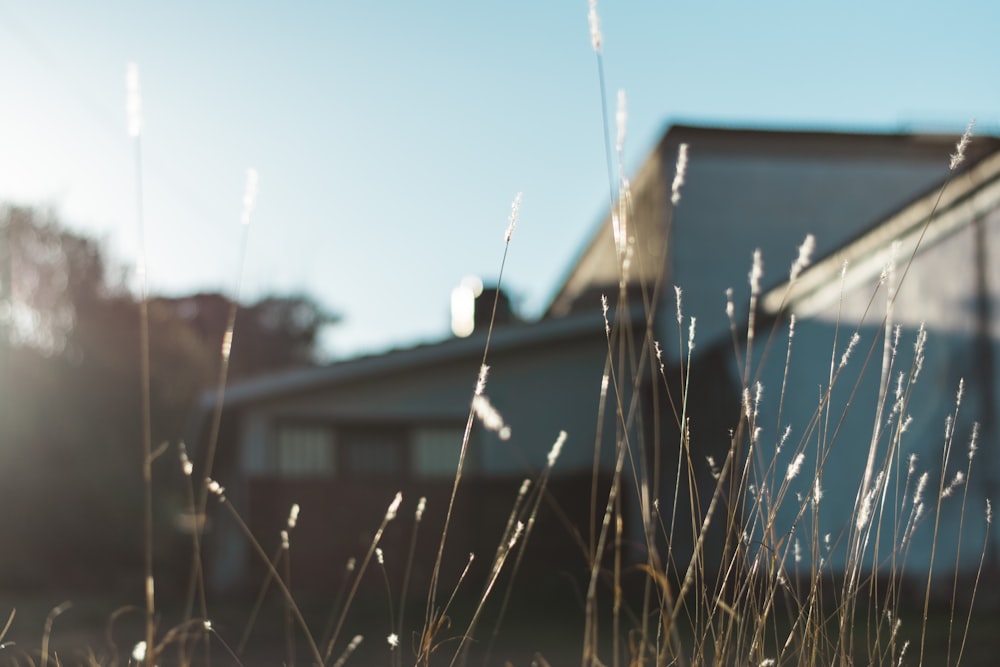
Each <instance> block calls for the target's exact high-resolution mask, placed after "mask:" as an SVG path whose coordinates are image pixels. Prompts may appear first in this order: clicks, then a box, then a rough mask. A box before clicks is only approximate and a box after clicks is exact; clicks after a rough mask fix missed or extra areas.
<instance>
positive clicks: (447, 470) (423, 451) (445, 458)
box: [413, 426, 470, 477]
mask: <svg viewBox="0 0 1000 667" xmlns="http://www.w3.org/2000/svg"><path fill="white" fill-rule="evenodd" d="M464 435H465V429H464V428H461V427H457V426H438V427H420V428H416V429H414V431H413V472H414V473H415V474H416V475H417V476H418V477H454V476H455V471H456V470H457V469H458V455H459V452H460V451H461V449H462V437H463V436H464ZM469 463H470V462H469V460H468V459H466V465H467V466H468V464H469Z"/></svg>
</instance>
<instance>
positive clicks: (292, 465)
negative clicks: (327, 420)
mask: <svg viewBox="0 0 1000 667" xmlns="http://www.w3.org/2000/svg"><path fill="white" fill-rule="evenodd" d="M274 467H275V472H276V473H277V474H278V475H280V476H282V477H312V476H330V475H333V474H335V473H336V472H337V457H336V448H335V442H334V437H333V431H331V430H330V429H329V428H325V427H321V426H282V427H280V428H279V429H278V437H277V449H276V452H275V458H274Z"/></svg>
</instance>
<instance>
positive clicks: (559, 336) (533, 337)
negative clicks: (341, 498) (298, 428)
mask: <svg viewBox="0 0 1000 667" xmlns="http://www.w3.org/2000/svg"><path fill="white" fill-rule="evenodd" d="M629 312H630V317H631V321H632V322H643V321H644V318H645V313H644V311H643V309H642V308H640V307H633V308H631V309H630V311H629ZM613 316H614V313H613V312H609V315H608V317H609V318H612V317H613ZM603 328H604V320H603V318H602V314H601V310H600V306H599V303H598V302H595V303H594V308H593V309H592V310H591V311H590V312H585V313H583V312H582V313H577V314H575V315H573V316H572V317H566V318H560V319H546V320H540V321H538V322H530V323H527V322H520V323H514V324H510V325H507V326H502V327H496V328H495V329H494V331H493V334H492V337H491V338H490V354H491V355H492V354H499V353H503V352H506V351H510V350H517V349H519V348H523V347H535V346H539V345H548V344H554V343H559V342H563V341H568V340H573V339H576V338H580V337H586V336H595V335H603ZM485 344H486V333H485V332H482V333H478V334H474V335H472V336H469V337H468V338H451V339H448V340H444V341H441V342H438V343H431V344H424V345H418V346H415V347H410V348H402V349H395V350H390V351H388V352H384V353H381V354H373V355H368V356H363V357H358V358H354V359H347V360H344V361H337V362H334V363H331V364H327V365H324V366H319V367H315V368H307V369H297V370H292V371H287V372H283V373H275V374H271V375H266V376H262V377H259V378H254V379H250V380H246V381H243V382H239V383H235V384H233V385H231V386H229V387H227V388H226V394H225V400H224V404H223V405H224V407H225V408H233V407H238V406H243V405H249V404H253V403H258V402H263V401H270V400H274V399H278V398H284V397H287V396H290V395H295V394H300V393H305V392H310V391H314V390H318V389H329V388H333V387H336V386H338V385H342V384H346V383H350V382H352V381H357V380H359V379H363V378H368V379H370V378H374V377H377V376H381V375H391V374H393V373H400V372H406V371H410V370H415V369H420V368H433V367H434V366H436V365H438V364H441V363H442V362H445V361H449V360H455V359H462V358H473V357H477V356H482V354H483V349H484V346H485ZM474 382H475V378H470V379H469V387H470V390H471V388H472V386H473V384H474ZM217 398H218V397H217V392H216V391H214V390H210V391H207V392H205V393H204V394H203V395H202V398H201V401H200V408H201V411H202V412H205V411H208V410H210V409H211V408H213V407H214V406H215V403H216V400H217Z"/></svg>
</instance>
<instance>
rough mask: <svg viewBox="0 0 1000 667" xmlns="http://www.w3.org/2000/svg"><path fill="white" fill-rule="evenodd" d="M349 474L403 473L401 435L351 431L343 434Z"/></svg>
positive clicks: (391, 432) (387, 432) (393, 432)
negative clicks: (346, 449) (348, 462)
mask: <svg viewBox="0 0 1000 667" xmlns="http://www.w3.org/2000/svg"><path fill="white" fill-rule="evenodd" d="M344 442H345V445H346V446H347V447H348V456H349V458H350V467H351V473H352V474H355V475H397V474H400V473H401V472H403V439H402V434H401V433H399V432H396V431H387V430H351V431H349V432H346V433H345V434H344Z"/></svg>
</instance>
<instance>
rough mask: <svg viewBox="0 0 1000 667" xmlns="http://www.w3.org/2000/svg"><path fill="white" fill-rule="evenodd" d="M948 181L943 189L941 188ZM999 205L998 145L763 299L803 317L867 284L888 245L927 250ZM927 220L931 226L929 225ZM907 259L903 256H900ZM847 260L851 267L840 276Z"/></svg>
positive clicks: (882, 263)
mask: <svg viewBox="0 0 1000 667" xmlns="http://www.w3.org/2000/svg"><path fill="white" fill-rule="evenodd" d="M945 185H946V187H945ZM998 208H1000V149H998V150H995V151H994V152H993V153H990V154H988V155H986V157H982V158H980V159H979V160H978V161H976V162H973V163H971V164H969V165H968V166H967V168H966V169H965V171H963V172H961V173H958V174H956V175H955V176H954V178H952V179H950V180H949V181H948V182H947V183H946V184H942V186H940V187H937V188H935V189H933V190H932V191H930V192H927V193H925V194H923V195H921V196H919V197H917V198H916V199H915V200H913V201H912V202H910V203H908V204H907V205H906V206H904V207H902V208H901V209H900V210H899V211H897V212H895V213H893V214H892V215H889V216H888V217H887V218H885V219H884V220H883V221H881V222H880V223H879V224H877V225H875V226H874V227H872V228H870V229H869V230H867V231H866V232H865V233H863V234H861V235H860V236H858V237H857V238H855V239H854V240H853V241H851V242H850V243H848V244H846V245H844V246H842V247H841V248H838V249H837V250H836V251H834V252H832V253H829V254H828V255H826V256H825V257H821V258H819V259H818V261H816V262H815V263H814V264H813V265H812V266H811V267H809V268H808V269H807V270H806V271H804V272H803V273H802V274H800V275H799V277H798V278H797V279H796V280H795V281H794V282H790V281H788V280H786V281H784V282H782V283H780V284H779V285H776V286H775V287H774V288H772V289H771V290H769V291H768V293H767V294H765V295H764V298H763V299H762V305H763V307H764V309H765V310H766V311H768V312H770V313H778V312H779V311H781V310H784V309H788V308H794V310H795V311H796V312H797V313H799V314H800V315H801V316H803V317H808V316H809V315H812V314H815V313H816V312H818V311H820V310H822V309H823V308H825V307H826V306H828V305H830V304H831V303H834V302H835V301H836V300H837V299H839V298H840V295H841V293H842V291H844V290H849V289H851V288H852V287H855V286H857V285H859V284H863V283H871V281H872V280H873V279H874V277H875V276H878V275H880V273H881V272H882V271H883V270H884V267H885V264H886V260H887V252H886V251H887V249H888V248H889V247H890V246H891V245H892V244H893V243H896V242H898V243H899V244H900V246H901V247H902V248H905V249H906V252H908V253H909V252H912V251H913V249H914V248H916V244H917V241H918V239H919V241H920V244H921V248H924V249H926V248H928V247H930V246H932V245H934V243H935V242H937V241H939V240H941V239H943V238H946V237H947V236H949V235H951V234H953V233H955V232H956V231H958V230H959V229H961V228H963V227H965V226H966V225H968V224H970V223H972V222H973V221H974V220H976V219H977V218H980V217H982V216H984V215H985V214H987V213H989V212H990V211H994V210H997V209H998ZM928 223H931V224H928ZM898 261H899V262H906V261H907V257H899V258H898ZM845 263H846V264H847V265H849V267H850V271H849V272H847V273H845V274H844V278H843V280H841V279H840V274H841V273H842V268H843V267H844V265H845Z"/></svg>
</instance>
